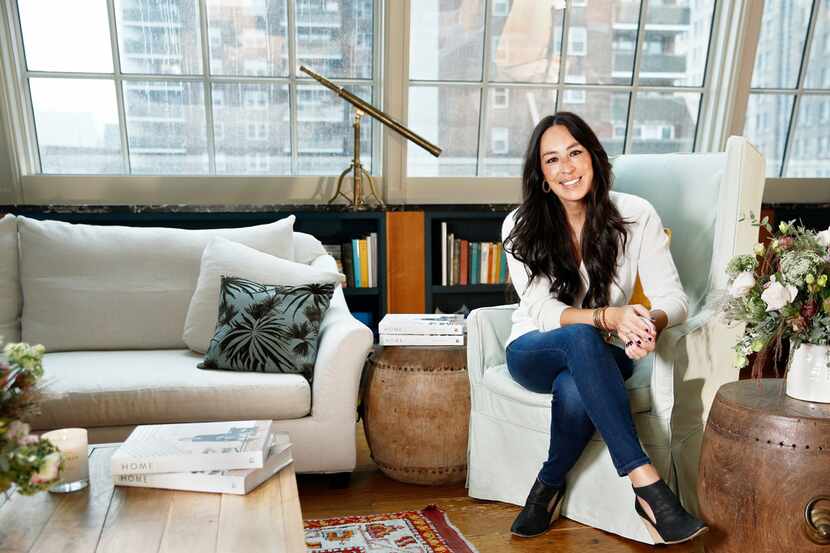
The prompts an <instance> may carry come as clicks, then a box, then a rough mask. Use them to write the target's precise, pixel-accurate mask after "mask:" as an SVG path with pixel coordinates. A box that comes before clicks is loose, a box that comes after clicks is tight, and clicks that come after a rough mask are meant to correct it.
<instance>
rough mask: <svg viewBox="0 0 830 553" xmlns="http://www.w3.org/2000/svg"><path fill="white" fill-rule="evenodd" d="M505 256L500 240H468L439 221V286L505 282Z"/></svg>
mask: <svg viewBox="0 0 830 553" xmlns="http://www.w3.org/2000/svg"><path fill="white" fill-rule="evenodd" d="M505 282H507V258H506V257H505V254H504V246H502V243H501V242H470V241H469V240H465V239H463V238H459V237H457V236H456V235H455V234H453V233H451V232H450V233H448V232H447V223H446V222H443V223H441V286H458V285H461V286H468V285H472V284H504V283H505Z"/></svg>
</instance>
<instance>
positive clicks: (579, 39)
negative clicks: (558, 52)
mask: <svg viewBox="0 0 830 553" xmlns="http://www.w3.org/2000/svg"><path fill="white" fill-rule="evenodd" d="M587 51H588V31H587V29H585V27H571V30H570V34H568V53H569V54H570V55H572V56H584V55H585V54H586V52H587Z"/></svg>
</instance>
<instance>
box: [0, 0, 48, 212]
mask: <svg viewBox="0 0 830 553" xmlns="http://www.w3.org/2000/svg"><path fill="white" fill-rule="evenodd" d="M8 6H9V10H8V11H7V12H6V13H7V14H8V17H9V19H10V21H9V23H10V25H9V30H10V31H11V34H12V37H10V38H11V41H13V42H14V44H12V45H11V46H12V48H13V49H14V51H15V52H16V54H17V55H14V56H12V57H11V59H10V60H9V61H10V63H11V65H12V66H11V67H9V68H8V73H7V74H8V75H12V74H13V75H14V77H15V78H14V80H15V81H16V82H15V85H16V86H15V90H14V93H13V94H15V95H17V98H22V99H23V105H20V106H18V107H19V108H20V110H19V111H17V112H15V113H17V114H20V117H21V121H20V124H19V126H18V129H17V131H18V133H19V134H18V136H15V137H13V138H16V139H19V140H21V142H22V146H23V156H22V157H23V159H22V161H23V163H21V167H20V172H21V175H20V176H21V177H22V175H25V174H32V173H41V172H43V169H42V165H41V162H40V148H38V143H37V128H36V126H35V111H34V107H33V105H32V94H31V87H30V85H29V75H28V70H27V68H26V58H25V49H24V46H23V29H22V28H21V25H20V12H19V11H18V9H17V2H9V4H8ZM10 96H12V95H10ZM16 103H17V102H14V103H11V98H10V105H12V106H14V105H15V104H16ZM15 113H10V114H9V115H10V116H11V117H14V116H15ZM16 134H17V133H16ZM20 145H21V143H18V146H20ZM21 188H22V185H21ZM20 197H21V198H23V190H22V189H21V196H20Z"/></svg>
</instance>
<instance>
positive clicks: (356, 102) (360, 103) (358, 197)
mask: <svg viewBox="0 0 830 553" xmlns="http://www.w3.org/2000/svg"><path fill="white" fill-rule="evenodd" d="M300 71H302V72H304V73H306V74H307V75H309V76H311V77H313V78H314V79H315V80H316V81H318V82H319V83H320V84H322V85H323V86H325V87H326V88H328V89H329V90H331V91H332V92H334V93H335V94H337V95H338V96H340V97H341V98H343V99H344V100H346V101H347V102H349V103H350V104H352V105H353V106H354V107H355V112H354V120H353V122H352V127H353V128H354V158H353V159H352V162H351V164H350V165H349V167H347V168H346V169H345V170H344V171H343V172H342V173H340V176H339V177H338V178H337V191H336V192H335V193H334V196H332V197H331V199H330V200H329V202H328V203H330V204H331V203H333V202H334V201H335V200H336V199H337V198H338V197H342V198H344V199H345V200H346V201H347V202H349V204H348V205H349V207H351V208H352V209H366V208H367V207H368V204H367V203H366V198H364V193H363V178H364V177H365V178H366V182H367V184H368V185H369V199H374V201H375V202H377V204H378V205H379V206H381V207H384V204H383V200H381V199H380V197H379V196H378V194H377V190H375V181H374V179H373V178H372V175H370V174H369V172H368V171H367V170H366V169H364V167H363V164H361V163H360V118H361V117H362V116H364V115H366V114H369V115H371V116H372V117H374V118H375V119H377V120H378V121H380V122H381V123H383V124H384V125H386V126H387V127H389V128H390V129H392V130H394V131H395V132H397V133H398V134H400V135H402V136H403V137H405V138H407V139H409V140H411V141H412V142H414V143H415V144H417V145H418V146H420V147H421V148H423V149H425V150H426V151H428V152H429V153H431V154H432V155H434V156H435V157H438V156H439V155H441V148H439V147H438V146H436V145H435V144H432V143H431V142H429V141H427V140H425V139H424V138H422V137H421V136H419V135H417V134H415V133H414V132H412V131H411V130H409V129H408V128H406V127H405V126H403V125H401V124H400V123H398V122H397V121H395V120H394V119H392V118H391V117H390V116H388V115H387V114H385V113H384V112H383V111H381V110H379V109H378V108H376V107H375V106H373V105H372V104H370V103H368V102H366V101H364V100H362V99H360V98H358V97H357V96H355V95H354V94H352V93H351V92H349V91H348V90H345V89H344V88H343V87H342V86H337V85H336V84H334V83H333V82H331V81H330V80H328V79H326V78H325V77H323V76H322V75H320V74H319V73H315V72H314V71H312V70H311V69H309V68H308V67H306V66H304V65H301V66H300ZM349 172H353V174H354V180H353V183H354V187H353V190H352V197H351V198H350V197H349V196H348V195H347V194H346V193H345V192H343V188H342V186H343V179H344V178H345V177H346V175H347V174H349Z"/></svg>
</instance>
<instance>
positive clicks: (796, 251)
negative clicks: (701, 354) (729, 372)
mask: <svg viewBox="0 0 830 553" xmlns="http://www.w3.org/2000/svg"><path fill="white" fill-rule="evenodd" d="M760 225H761V226H763V227H765V228H766V229H767V230H768V231H769V232H770V233H772V232H773V229H772V227H771V225H770V224H769V222H768V221H767V219H766V218H764V219H763V220H762V221H761V222H760ZM726 271H727V273H728V275H729V292H728V299H727V300H726V302H725V304H724V312H725V315H726V319H727V321H730V322H742V323H746V329H745V330H744V334H743V337H742V338H741V339H740V341H739V342H738V343H737V345H736V346H735V351H736V357H735V365H736V366H737V367H738V368H742V367H745V366H746V365H747V363H748V360H747V356H748V355H750V354H751V353H758V356H757V357H756V358H755V363H754V364H753V366H752V376H753V377H756V378H757V377H760V376H761V372H762V370H763V366H764V364H765V363H766V361H767V360H768V359H769V356H770V355H773V356H774V358H775V359H776V360H780V358H781V355H782V343H783V341H784V340H790V341H791V343H792V346H793V349H795V348H797V347H798V346H799V345H801V344H814V345H825V346H826V345H830V286H828V282H827V279H828V278H830V276H828V275H830V228H828V229H827V230H825V231H822V232H818V233H816V232H814V231H811V230H808V229H805V228H804V227H802V226H799V225H796V224H795V223H794V222H792V221H790V222H782V223H781V224H780V225H779V226H778V231H777V232H775V233H774V234H773V239H772V241H771V242H770V243H769V245H768V246H767V247H765V246H764V244H757V245H756V246H755V251H754V255H738V256H735V257H734V258H733V259H732V260H731V261H730V262H729V264H728V265H727V268H726Z"/></svg>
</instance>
